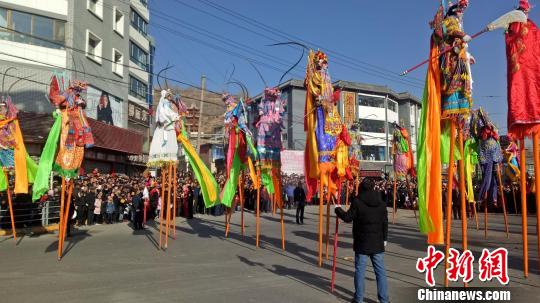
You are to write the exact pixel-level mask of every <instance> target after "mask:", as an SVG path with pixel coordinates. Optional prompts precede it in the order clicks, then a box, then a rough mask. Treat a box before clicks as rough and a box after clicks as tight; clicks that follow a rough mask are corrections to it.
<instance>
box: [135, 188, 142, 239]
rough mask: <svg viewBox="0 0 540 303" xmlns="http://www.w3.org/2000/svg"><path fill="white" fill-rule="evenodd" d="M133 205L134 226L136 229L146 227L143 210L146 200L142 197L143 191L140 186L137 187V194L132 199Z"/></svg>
mask: <svg viewBox="0 0 540 303" xmlns="http://www.w3.org/2000/svg"><path fill="white" fill-rule="evenodd" d="M132 206H133V214H134V215H133V226H134V227H135V230H140V229H144V227H143V211H144V201H143V199H142V193H141V191H140V190H139V188H138V187H135V195H134V196H133V200H132Z"/></svg>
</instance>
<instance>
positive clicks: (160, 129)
mask: <svg viewBox="0 0 540 303" xmlns="http://www.w3.org/2000/svg"><path fill="white" fill-rule="evenodd" d="M179 119H180V115H179V114H178V112H177V111H176V110H175V107H174V105H173V103H172V92H171V91H170V90H162V91H161V98H160V99H159V104H158V107H157V109H156V129H155V130H154V137H153V138H152V143H151V144H150V153H149V159H148V164H147V166H148V167H160V166H162V165H163V164H165V163H167V162H176V161H177V160H178V156H177V155H178V143H177V140H176V131H175V123H176V121H178V120H179Z"/></svg>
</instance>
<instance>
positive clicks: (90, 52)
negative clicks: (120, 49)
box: [86, 30, 103, 64]
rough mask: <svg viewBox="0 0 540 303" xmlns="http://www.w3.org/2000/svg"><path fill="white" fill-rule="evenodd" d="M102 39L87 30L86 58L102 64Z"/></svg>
mask: <svg viewBox="0 0 540 303" xmlns="http://www.w3.org/2000/svg"><path fill="white" fill-rule="evenodd" d="M102 44H103V43H102V41H101V39H100V38H99V37H98V36H96V35H94V34H93V33H92V32H90V31H89V30H86V56H87V57H88V58H90V59H92V60H94V61H96V62H97V63H99V64H101V54H102V53H101V50H102Z"/></svg>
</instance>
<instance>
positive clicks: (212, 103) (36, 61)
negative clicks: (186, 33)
mask: <svg viewBox="0 0 540 303" xmlns="http://www.w3.org/2000/svg"><path fill="white" fill-rule="evenodd" d="M0 55H5V56H9V57H14V58H18V59H23V60H28V61H30V62H34V63H38V64H43V65H48V66H50V67H54V68H57V69H65V70H68V71H73V72H77V73H84V72H83V71H80V70H76V69H70V68H64V67H61V66H58V65H54V64H50V63H46V62H42V61H38V60H34V59H28V58H25V57H20V56H16V55H12V54H8V53H4V52H0ZM85 75H88V76H91V77H94V78H97V79H109V78H104V77H101V76H96V75H93V74H88V73H85ZM8 76H10V77H15V76H11V75H8ZM15 78H19V79H23V78H20V77H15ZM23 80H27V81H30V82H35V83H37V84H43V85H49V83H44V82H38V81H35V80H30V79H23ZM110 80H116V81H120V80H117V79H110ZM171 81H172V80H171ZM118 85H121V86H124V85H125V87H128V88H129V85H128V83H126V82H121V81H120V82H119V83H118ZM209 92H211V93H213V92H212V91H209ZM214 94H217V95H220V94H218V93H214ZM180 97H182V98H184V99H190V100H195V101H197V102H199V101H200V99H196V98H192V97H188V96H182V95H181V94H180ZM204 103H207V104H210V105H215V106H220V107H222V106H223V104H218V103H214V102H210V101H204Z"/></svg>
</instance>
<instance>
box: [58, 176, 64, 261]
mask: <svg viewBox="0 0 540 303" xmlns="http://www.w3.org/2000/svg"><path fill="white" fill-rule="evenodd" d="M65 198H66V178H64V177H62V185H61V187H60V212H59V213H58V252H57V255H58V256H57V258H58V260H60V250H61V242H62V230H63V228H62V227H63V226H64V207H65Z"/></svg>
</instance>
